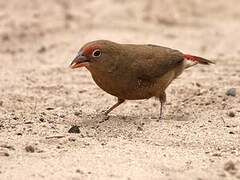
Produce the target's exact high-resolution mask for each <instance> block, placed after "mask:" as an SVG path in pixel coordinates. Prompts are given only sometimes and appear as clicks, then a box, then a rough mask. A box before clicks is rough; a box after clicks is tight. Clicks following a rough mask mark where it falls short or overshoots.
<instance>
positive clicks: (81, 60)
mask: <svg viewBox="0 0 240 180" xmlns="http://www.w3.org/2000/svg"><path fill="white" fill-rule="evenodd" d="M88 65H89V60H88V59H87V57H86V56H84V55H83V53H82V52H81V51H80V52H79V53H78V55H77V56H76V57H75V58H74V59H73V61H72V62H71V64H70V68H72V69H75V68H80V67H86V66H88Z"/></svg>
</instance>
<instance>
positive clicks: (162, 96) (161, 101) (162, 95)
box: [159, 92, 166, 120]
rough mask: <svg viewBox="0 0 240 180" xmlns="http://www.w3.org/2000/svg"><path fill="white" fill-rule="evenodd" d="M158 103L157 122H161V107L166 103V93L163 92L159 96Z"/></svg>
mask: <svg viewBox="0 0 240 180" xmlns="http://www.w3.org/2000/svg"><path fill="white" fill-rule="evenodd" d="M159 101H160V112H159V120H161V119H162V118H163V107H164V104H165V102H166V93H165V92H164V93H163V94H161V95H160V96H159Z"/></svg>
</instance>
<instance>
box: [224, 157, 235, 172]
mask: <svg viewBox="0 0 240 180" xmlns="http://www.w3.org/2000/svg"><path fill="white" fill-rule="evenodd" d="M223 168H224V170H225V171H227V172H229V173H231V174H235V172H236V170H237V168H236V166H235V164H234V162H232V161H231V160H230V161H228V162H226V163H225V164H224V167H223Z"/></svg>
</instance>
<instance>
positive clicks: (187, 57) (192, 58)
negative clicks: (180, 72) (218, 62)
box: [184, 54, 214, 65]
mask: <svg viewBox="0 0 240 180" xmlns="http://www.w3.org/2000/svg"><path fill="white" fill-rule="evenodd" d="M184 60H187V61H193V62H197V63H199V64H205V65H209V64H214V63H213V62H212V61H210V60H208V59H204V58H201V57H198V56H192V55H189V54H184Z"/></svg>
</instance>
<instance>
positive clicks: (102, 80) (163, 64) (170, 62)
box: [70, 40, 214, 119]
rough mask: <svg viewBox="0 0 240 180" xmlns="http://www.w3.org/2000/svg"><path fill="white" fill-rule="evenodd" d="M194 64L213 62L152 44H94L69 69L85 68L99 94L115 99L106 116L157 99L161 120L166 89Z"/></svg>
mask: <svg viewBox="0 0 240 180" xmlns="http://www.w3.org/2000/svg"><path fill="white" fill-rule="evenodd" d="M196 64H202V65H209V64H214V62H213V61H210V60H208V59H205V58H202V57H199V56H194V55H189V54H184V53H182V52H180V51H179V50H175V49H171V48H168V47H164V46H159V45H154V44H121V43H116V42H112V41H109V40H95V41H91V42H88V43H86V44H85V45H83V46H82V47H81V48H80V50H79V51H78V53H77V56H76V57H75V58H74V59H73V61H72V62H71V64H70V68H72V69H76V68H81V67H85V68H87V70H88V71H89V72H90V73H91V75H92V78H93V80H94V81H95V83H96V84H97V85H98V86H99V87H100V88H101V89H102V90H104V91H105V92H107V93H109V94H111V95H113V96H115V97H117V99H118V100H117V102H116V103H115V104H114V105H113V106H111V107H110V108H109V109H108V110H107V111H105V115H108V114H109V113H110V112H111V111H112V110H114V109H115V108H116V107H118V106H119V105H121V104H122V103H123V102H125V101H126V100H140V99H149V98H152V97H156V98H157V99H159V102H160V109H159V119H162V116H163V107H164V104H165V102H166V92H165V91H166V89H167V87H168V86H169V84H170V83H171V82H172V81H173V80H174V79H176V78H177V77H178V76H179V75H180V74H182V72H183V71H184V70H185V69H187V68H189V67H192V66H194V65H196Z"/></svg>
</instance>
